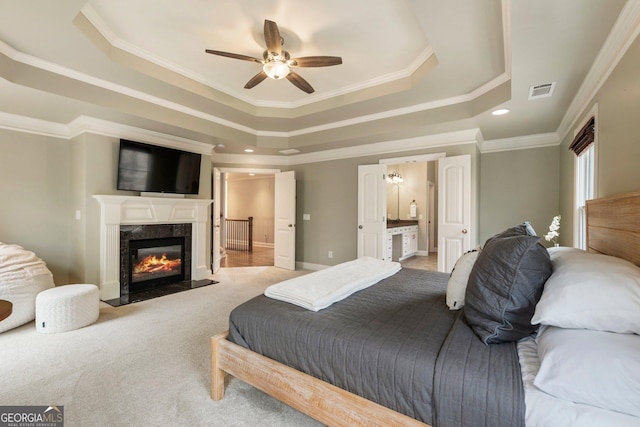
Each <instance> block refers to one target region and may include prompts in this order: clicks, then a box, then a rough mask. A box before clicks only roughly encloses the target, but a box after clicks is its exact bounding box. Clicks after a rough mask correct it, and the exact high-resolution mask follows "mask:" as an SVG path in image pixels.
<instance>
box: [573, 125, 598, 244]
mask: <svg viewBox="0 0 640 427" xmlns="http://www.w3.org/2000/svg"><path fill="white" fill-rule="evenodd" d="M595 125H596V123H595V116H594V117H591V118H590V119H589V120H587V123H586V124H585V125H584V126H583V127H582V129H581V130H580V131H579V132H578V133H577V134H576V137H575V139H574V140H573V143H572V144H571V146H570V147H569V149H570V150H571V151H573V152H574V153H575V154H576V159H575V169H574V170H575V215H574V233H573V236H574V237H573V245H574V246H575V247H577V248H580V249H586V248H587V211H586V208H587V200H590V199H593V198H594V197H595V182H596V179H595V177H596V131H595Z"/></svg>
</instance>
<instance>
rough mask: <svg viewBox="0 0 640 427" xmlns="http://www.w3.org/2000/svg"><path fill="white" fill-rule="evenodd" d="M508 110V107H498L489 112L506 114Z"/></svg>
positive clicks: (499, 114)
mask: <svg viewBox="0 0 640 427" xmlns="http://www.w3.org/2000/svg"><path fill="white" fill-rule="evenodd" d="M508 112H509V109H508V108H500V109H498V110H493V111H492V112H491V114H493V115H494V116H501V115H503V114H507V113H508Z"/></svg>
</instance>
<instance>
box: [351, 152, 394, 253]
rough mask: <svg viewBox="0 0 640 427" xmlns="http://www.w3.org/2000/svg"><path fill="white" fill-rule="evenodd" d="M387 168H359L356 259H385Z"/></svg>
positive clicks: (375, 166)
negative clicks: (364, 257)
mask: <svg viewBox="0 0 640 427" xmlns="http://www.w3.org/2000/svg"><path fill="white" fill-rule="evenodd" d="M386 172H387V165H384V164H382V165H360V166H358V258H361V257H363V256H370V257H373V258H378V259H384V255H385V252H384V251H385V245H384V243H385V237H386V230H387V219H386V216H387V214H386V210H387V187H386V182H385V179H384V177H385V174H386Z"/></svg>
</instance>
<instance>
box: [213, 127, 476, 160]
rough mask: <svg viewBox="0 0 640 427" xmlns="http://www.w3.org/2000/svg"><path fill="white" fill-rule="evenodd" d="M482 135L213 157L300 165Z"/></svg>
mask: <svg viewBox="0 0 640 427" xmlns="http://www.w3.org/2000/svg"><path fill="white" fill-rule="evenodd" d="M479 138H481V134H480V130H479V129H477V128H474V129H468V130H462V131H456V132H449V133H444V134H437V135H426V136H419V137H415V138H408V139H401V140H393V141H384V142H376V143H372V144H363V145H356V146H352V147H345V148H336V149H333V150H325V151H318V152H314V153H303V154H294V155H292V156H260V155H246V154H218V153H215V152H214V153H213V155H212V160H213V162H214V163H216V164H218V163H220V164H225V163H229V164H233V163H235V164H238V163H240V164H243V163H244V164H256V165H274V164H275V165H286V166H293V165H301V164H307V163H317V162H327V161H332V160H341V159H348V158H355V157H363V156H372V155H381V154H391V153H401V152H404V151H413V150H420V149H425V148H436V147H447V146H452V145H462V144H477V143H478V141H479Z"/></svg>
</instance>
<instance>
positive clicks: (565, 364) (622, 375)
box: [533, 326, 640, 423]
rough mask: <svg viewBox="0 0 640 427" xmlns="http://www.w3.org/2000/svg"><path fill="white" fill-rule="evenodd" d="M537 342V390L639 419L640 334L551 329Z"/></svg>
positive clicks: (544, 332)
mask: <svg viewBox="0 0 640 427" xmlns="http://www.w3.org/2000/svg"><path fill="white" fill-rule="evenodd" d="M536 341H537V343H538V357H539V358H540V371H539V372H538V374H537V375H536V378H535V380H534V382H533V383H534V384H535V385H536V387H538V388H539V389H541V390H542V391H544V392H545V393H548V394H551V395H553V396H555V397H558V398H561V399H566V400H570V401H573V402H577V403H584V404H587V405H592V406H597V407H599V408H604V409H609V410H612V411H618V412H623V413H626V414H631V415H634V416H637V417H640V357H638V355H640V335H635V334H616V333H613V332H602V331H590V330H587V329H562V328H556V327H553V326H547V327H544V328H543V329H542V330H541V331H540V332H539V333H538V337H537V338H536ZM638 422H639V423H640V420H638Z"/></svg>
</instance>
